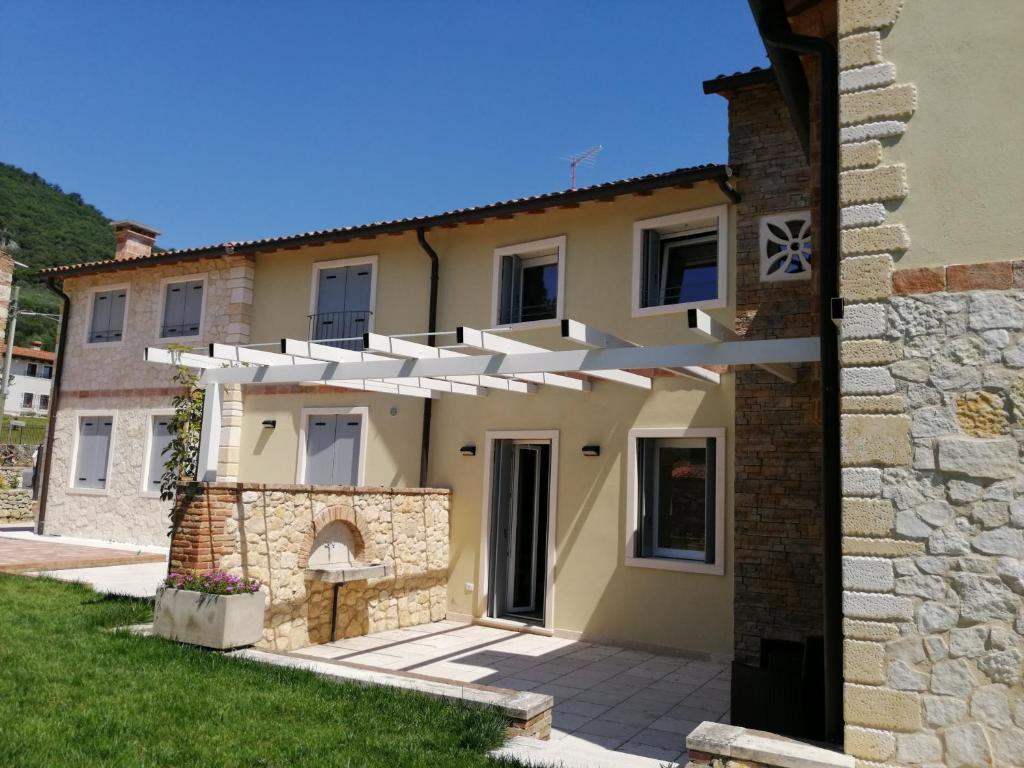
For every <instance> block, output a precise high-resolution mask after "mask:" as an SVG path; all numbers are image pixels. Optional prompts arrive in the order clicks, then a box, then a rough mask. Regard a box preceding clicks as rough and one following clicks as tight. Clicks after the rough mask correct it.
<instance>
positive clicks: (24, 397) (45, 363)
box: [0, 343, 56, 416]
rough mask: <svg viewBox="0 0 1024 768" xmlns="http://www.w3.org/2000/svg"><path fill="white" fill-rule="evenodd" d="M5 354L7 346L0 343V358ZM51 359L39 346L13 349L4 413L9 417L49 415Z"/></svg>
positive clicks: (50, 354) (51, 375)
mask: <svg viewBox="0 0 1024 768" xmlns="http://www.w3.org/2000/svg"><path fill="white" fill-rule="evenodd" d="M6 352H7V345H6V344H0V355H4V354H6ZM55 360H56V355H55V354H54V353H53V352H47V351H45V350H44V349H43V348H42V344H39V343H34V344H33V345H32V346H31V347H15V348H14V350H13V352H12V353H11V381H10V388H9V390H8V393H7V402H6V403H5V404H4V413H6V414H8V415H10V416H46V415H47V413H49V409H50V388H51V385H52V384H53V367H54V362H55Z"/></svg>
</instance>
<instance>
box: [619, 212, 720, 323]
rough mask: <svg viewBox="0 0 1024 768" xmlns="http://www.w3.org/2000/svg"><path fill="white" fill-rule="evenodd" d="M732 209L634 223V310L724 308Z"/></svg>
mask: <svg viewBox="0 0 1024 768" xmlns="http://www.w3.org/2000/svg"><path fill="white" fill-rule="evenodd" d="M727 222H728V208H727V207H726V206H724V205H720V206H715V207H713V208H703V209H701V210H697V211H687V212H685V213H676V214H672V215H669V216H659V217H658V218H655V219H645V220H643V221H638V222H636V223H635V224H634V225H633V283H634V295H633V312H634V314H655V313H658V312H671V311H679V310H682V309H688V308H690V307H704V308H714V307H723V306H725V304H726V300H727V278H728V269H729V267H728V259H727V258H726V254H727V252H728V251H727V247H728V233H727Z"/></svg>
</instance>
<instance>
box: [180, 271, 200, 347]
mask: <svg viewBox="0 0 1024 768" xmlns="http://www.w3.org/2000/svg"><path fill="white" fill-rule="evenodd" d="M202 312H203V281H202V280H190V281H189V282H187V283H185V304H184V306H183V307H182V318H181V322H182V332H181V335H182V336H198V335H199V326H200V323H201V322H202Z"/></svg>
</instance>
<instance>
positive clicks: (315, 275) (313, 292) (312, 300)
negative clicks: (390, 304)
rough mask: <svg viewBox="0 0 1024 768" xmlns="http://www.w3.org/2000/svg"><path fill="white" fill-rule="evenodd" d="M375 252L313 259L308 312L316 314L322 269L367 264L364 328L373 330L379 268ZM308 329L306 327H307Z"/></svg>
mask: <svg viewBox="0 0 1024 768" xmlns="http://www.w3.org/2000/svg"><path fill="white" fill-rule="evenodd" d="M378 260H379V259H378V256H377V254H375V253H373V254H370V255H369V256H351V257H348V258H344V259H332V260H331V261H315V262H313V269H312V270H311V275H310V276H311V280H310V287H309V314H310V315H315V314H316V304H317V300H318V299H319V298H320V297H319V295H318V291H319V285H320V272H321V270H324V269H335V268H337V267H358V266H359V265H360V264H369V265H370V267H371V271H370V310H369V311H370V317H369V320H368V321H367V323H366V330H367V331H372V330H373V321H374V318H375V317H376V316H377V275H378V274H379V270H378V268H377V262H378ZM307 330H308V329H307Z"/></svg>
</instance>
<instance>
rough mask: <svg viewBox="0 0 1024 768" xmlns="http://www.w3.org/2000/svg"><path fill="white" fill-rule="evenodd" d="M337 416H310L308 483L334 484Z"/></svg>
mask: <svg viewBox="0 0 1024 768" xmlns="http://www.w3.org/2000/svg"><path fill="white" fill-rule="evenodd" d="M337 424H338V417H337V416H310V417H309V422H308V424H307V425H306V483H307V484H308V485H333V484H334V435H335V430H336V429H337Z"/></svg>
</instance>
